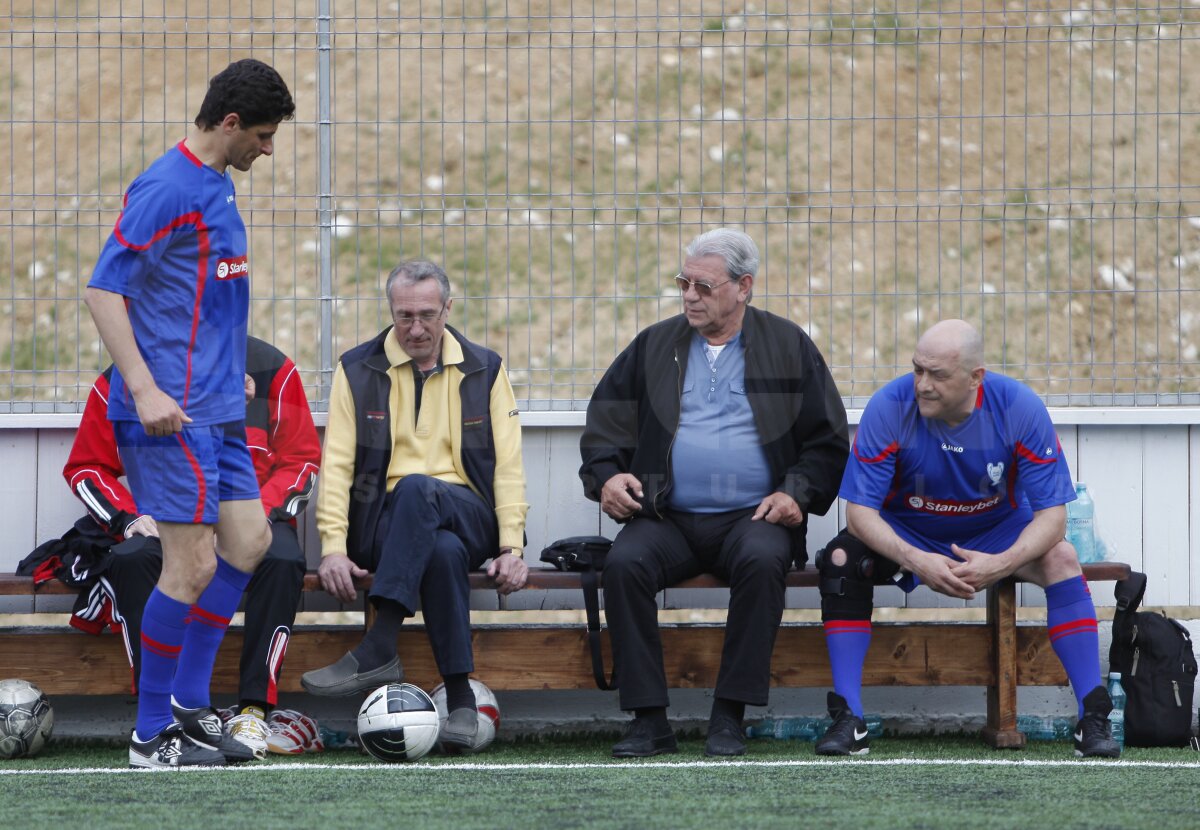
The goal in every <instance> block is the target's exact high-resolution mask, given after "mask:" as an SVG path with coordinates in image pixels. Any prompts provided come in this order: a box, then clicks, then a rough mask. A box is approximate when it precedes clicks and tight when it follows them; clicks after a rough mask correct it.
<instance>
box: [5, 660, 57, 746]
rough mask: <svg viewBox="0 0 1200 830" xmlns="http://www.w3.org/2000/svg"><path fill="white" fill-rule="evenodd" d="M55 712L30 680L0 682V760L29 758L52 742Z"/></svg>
mask: <svg viewBox="0 0 1200 830" xmlns="http://www.w3.org/2000/svg"><path fill="white" fill-rule="evenodd" d="M53 729H54V710H53V709H52V708H50V701H48V700H47V699H46V696H45V695H44V694H42V690H41V689H39V688H38V687H37V686H35V685H33V684H32V683H30V682H29V681H28V680H17V679H11V680H0V758H4V759H8V758H29V757H31V756H33V755H37V754H38V753H39V752H41V751H42V747H44V746H45V745H46V741H48V740H50V733H51V731H53Z"/></svg>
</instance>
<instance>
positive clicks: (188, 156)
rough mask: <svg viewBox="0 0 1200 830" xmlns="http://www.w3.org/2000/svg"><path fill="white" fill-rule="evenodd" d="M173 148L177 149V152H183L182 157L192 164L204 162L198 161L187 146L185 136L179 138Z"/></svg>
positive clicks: (201, 164) (199, 165)
mask: <svg viewBox="0 0 1200 830" xmlns="http://www.w3.org/2000/svg"><path fill="white" fill-rule="evenodd" d="M175 149H176V150H178V151H179V152H181V153H183V157H184V158H186V159H187V160H188V161H190V162H191V163H192V164H194V165H196V166H197V167H203V166H204V162H202V161H200V159H199V158H197V157H196V154H195V153H193V152H192V151H191V150H189V149H188V148H187V139H186V138H184V139H180V141H179V143H178V144H176V145H175Z"/></svg>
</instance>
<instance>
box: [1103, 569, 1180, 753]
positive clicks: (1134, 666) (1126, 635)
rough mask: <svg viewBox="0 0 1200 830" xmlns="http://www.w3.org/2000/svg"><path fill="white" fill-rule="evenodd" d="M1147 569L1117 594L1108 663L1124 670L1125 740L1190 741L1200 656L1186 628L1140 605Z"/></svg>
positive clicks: (1121, 585)
mask: <svg viewBox="0 0 1200 830" xmlns="http://www.w3.org/2000/svg"><path fill="white" fill-rule="evenodd" d="M1145 593H1146V575H1145V574H1142V573H1138V572H1137V571H1134V572H1132V573H1131V574H1130V575H1129V579H1127V580H1125V581H1124V582H1118V583H1117V587H1116V590H1115V591H1114V594H1115V595H1116V598H1117V610H1116V613H1115V614H1113V627H1112V647H1111V648H1110V649H1109V652H1108V662H1109V668H1110V670H1112V671H1119V672H1120V673H1121V685H1122V686H1123V687H1124V688H1125V695H1126V696H1127V697H1128V702H1127V703H1126V706H1125V743H1126V744H1128V745H1129V746H1187V745H1188V743H1189V741H1190V740H1191V738H1192V690H1193V688H1194V687H1195V683H1196V657H1195V654H1194V653H1193V651H1192V640H1191V637H1189V636H1188V632H1187V629H1186V628H1184V627H1183V626H1182V625H1180V624H1179V623H1177V622H1176V621H1175V620H1172V619H1169V618H1168V617H1166V616H1164V615H1162V614H1154V613H1150V612H1148V611H1138V610H1137V609H1138V605H1139V604H1140V603H1141V601H1142V596H1143V595H1144V594H1145Z"/></svg>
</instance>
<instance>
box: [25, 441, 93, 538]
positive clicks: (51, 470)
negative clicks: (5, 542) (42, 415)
mask: <svg viewBox="0 0 1200 830" xmlns="http://www.w3.org/2000/svg"><path fill="white" fill-rule="evenodd" d="M74 440H75V433H74V432H73V431H71V430H59V429H44V430H41V431H39V432H38V452H37V505H38V506H37V519H36V522H35V530H34V536H35V538H36V540H37V542H36V543H37V544H41V543H42V542H45V541H46V540H48V539H53V538H55V537H56V536H62V535H63V534H64V533H66V532H67V529H68V528H70V527H71V525H73V524H74V523H75V520H76V519H78V518H79V517H80V516H82V515H83V514H84V507H83V503H82V502H80V501H79V499H77V498H75V495H74V494H73V493H72V492H71V490H70V488H69V487H67V482H66V480H65V479H64V478H63V476H62V470H63V466H64V465H65V464H66V463H67V456H69V455H70V454H71V443H72V442H73V441H74Z"/></svg>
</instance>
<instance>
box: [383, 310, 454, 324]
mask: <svg viewBox="0 0 1200 830" xmlns="http://www.w3.org/2000/svg"><path fill="white" fill-rule="evenodd" d="M445 313H446V307H445V306H442V307H441V308H439V309H438V310H437V311H422V312H420V313H419V314H407V313H404V312H401V313H400V314H393V315H392V320H393V321H394V322H395V323H396V328H398V329H410V328H412V325H413V323H416V322H417V321H420V323H421V325H422V326H424V327H425V328H429V327H430V326H432V325H433V324H434V323H436V322H437V321H438V320H439V319H441V316H442V315H443V314H445Z"/></svg>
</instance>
